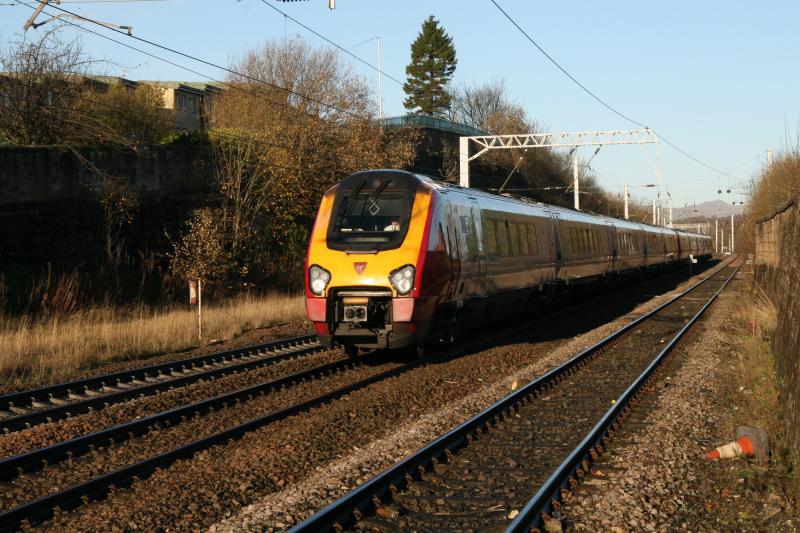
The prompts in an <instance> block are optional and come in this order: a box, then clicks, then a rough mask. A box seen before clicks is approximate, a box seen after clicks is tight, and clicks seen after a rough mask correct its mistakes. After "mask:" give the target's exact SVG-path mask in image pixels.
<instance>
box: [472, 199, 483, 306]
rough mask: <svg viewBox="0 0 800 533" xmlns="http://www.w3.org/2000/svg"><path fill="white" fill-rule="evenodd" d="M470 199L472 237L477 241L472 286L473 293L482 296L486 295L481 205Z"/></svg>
mask: <svg viewBox="0 0 800 533" xmlns="http://www.w3.org/2000/svg"><path fill="white" fill-rule="evenodd" d="M471 200H472V202H471V203H472V208H471V217H472V228H471V229H472V238H473V239H475V240H476V241H477V242H476V243H475V251H476V261H477V265H476V266H477V269H478V271H477V275H476V278H475V286H474V288H473V291H474V295H475V296H479V297H483V296H486V250H485V249H484V244H483V243H484V239H483V226H482V225H481V207H480V205H478V201H477V200H475V199H471Z"/></svg>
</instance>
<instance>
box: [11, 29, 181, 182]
mask: <svg viewBox="0 0 800 533" xmlns="http://www.w3.org/2000/svg"><path fill="white" fill-rule="evenodd" d="M61 28H62V27H60V26H55V27H53V28H50V29H48V30H47V31H45V32H44V33H43V34H41V35H40V36H39V37H38V39H37V40H34V41H29V40H26V38H23V39H22V40H20V41H16V42H12V43H10V44H8V46H7V47H6V48H4V49H2V50H0V110H2V112H1V113H0V138H3V139H4V140H5V141H6V142H8V143H11V144H15V145H20V146H37V145H39V146H41V145H59V146H65V147H67V148H70V149H72V151H73V153H74V154H75V155H76V156H77V157H78V158H79V159H80V160H81V161H82V163H83V164H84V165H86V166H87V167H89V168H90V169H92V170H93V171H96V172H97V173H98V174H103V173H102V172H101V171H100V170H99V169H96V168H95V167H94V166H93V165H92V163H91V162H90V161H88V160H86V159H85V158H84V157H83V156H82V155H81V154H80V153H79V152H78V151H77V150H76V148H79V147H81V146H86V145H111V146H114V147H118V148H125V149H136V148H137V147H138V145H139V144H141V143H142V142H153V141H156V140H158V139H157V137H158V136H159V135H162V132H163V131H164V128H165V120H168V118H169V117H161V118H159V113H161V110H160V107H161V100H160V95H159V94H157V93H156V92H155V90H154V89H152V88H147V89H143V90H141V91H136V92H135V93H131V94H122V93H120V92H119V89H118V88H114V87H112V89H111V90H110V91H109V93H108V94H102V93H103V92H104V87H105V83H104V82H102V81H100V80H99V79H97V78H96V77H95V76H93V73H94V72H95V71H96V70H97V69H98V68H99V67H100V66H101V65H102V64H103V62H102V61H98V60H95V59H92V58H91V57H89V56H88V55H87V54H85V53H84V52H83V49H82V47H81V43H80V41H79V40H77V39H75V40H72V41H67V40H64V39H62V38H61ZM123 90H124V89H123Z"/></svg>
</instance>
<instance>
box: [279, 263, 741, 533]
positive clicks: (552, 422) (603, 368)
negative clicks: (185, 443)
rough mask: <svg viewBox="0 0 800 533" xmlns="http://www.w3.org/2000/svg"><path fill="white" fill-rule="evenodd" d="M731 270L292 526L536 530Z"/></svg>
mask: <svg viewBox="0 0 800 533" xmlns="http://www.w3.org/2000/svg"><path fill="white" fill-rule="evenodd" d="M737 271H738V268H736V269H734V268H731V267H728V266H725V267H724V268H722V269H720V270H719V271H718V272H716V273H714V274H712V275H711V276H708V277H707V278H706V279H704V280H703V281H701V282H699V283H697V284H695V285H694V286H692V287H691V288H689V289H688V290H686V291H684V292H683V293H681V294H679V295H677V296H676V297H675V298H673V299H671V300H669V301H667V302H665V303H664V304H663V305H661V306H659V307H658V308H656V309H654V310H653V311H651V312H650V313H647V314H646V315H644V316H642V317H640V318H638V319H636V320H634V321H633V322H631V323H629V324H628V325H626V326H624V327H623V328H621V329H619V330H618V331H617V332H615V333H613V334H612V335H610V336H609V337H607V338H605V339H604V340H602V341H600V342H599V343H597V344H595V345H594V346H591V347H590V348H588V349H587V350H585V351H583V352H582V353H580V354H578V355H576V356H575V357H573V358H572V359H571V360H569V361H568V362H567V363H565V364H564V365H562V366H560V367H558V368H555V369H553V370H551V371H550V372H548V373H547V374H545V375H543V376H542V377H540V378H538V379H536V380H534V381H532V382H531V383H529V384H527V385H526V386H524V387H523V388H521V389H520V390H518V391H516V392H515V393H513V394H511V395H509V396H507V397H506V398H504V399H503V400H501V401H499V402H497V403H496V404H494V405H493V406H491V407H490V408H488V409H486V410H485V411H483V412H481V413H480V414H478V415H477V416H475V417H473V418H471V419H470V420H467V421H466V422H464V423H463V424H461V425H460V426H458V427H456V428H455V429H453V430H451V431H449V432H448V433H446V434H444V435H442V436H441V437H439V438H438V439H436V440H434V441H433V442H431V443H429V444H428V445H427V446H425V447H424V448H422V449H421V450H419V451H418V452H416V453H414V454H413V455H411V456H409V457H408V458H406V459H405V460H403V461H401V462H399V463H397V464H396V465H394V466H393V467H391V468H389V469H388V470H385V471H384V472H382V473H381V474H379V475H378V476H376V477H374V478H372V479H371V480H369V481H368V482H367V483H365V484H363V485H361V486H360V487H358V488H356V489H355V490H353V491H351V492H350V493H348V494H346V495H345V496H343V497H342V498H340V499H339V500H337V501H336V502H334V503H333V504H331V505H329V506H328V507H326V508H324V509H322V510H321V511H319V512H318V513H317V514H315V515H314V516H312V517H311V518H309V519H308V520H306V521H305V522H303V523H301V524H299V525H297V526H296V527H294V528H293V529H292V530H291V531H292V532H293V533H299V532H306V531H315V532H316V531H337V532H338V531H343V530H355V531H475V532H478V531H501V530H505V531H513V532H522V531H528V530H530V529H531V528H541V527H544V526H545V523H546V522H548V521H549V520H551V519H552V514H553V513H557V512H558V509H559V508H560V503H559V502H560V498H561V497H562V496H563V495H564V494H566V492H565V491H569V490H571V489H572V487H574V486H575V485H576V484H577V483H578V482H579V480H580V479H581V478H582V477H583V476H584V475H586V474H587V472H589V470H590V468H591V462H592V461H593V460H594V459H596V458H597V457H598V455H599V454H600V453H602V451H603V448H604V445H605V443H607V442H608V439H609V438H611V436H612V435H613V433H614V432H615V431H616V429H617V428H618V427H619V424H621V423H622V422H623V421H624V420H625V418H626V417H627V416H628V414H629V413H630V407H631V405H632V404H634V403H636V402H637V401H638V398H640V397H641V394H642V391H643V390H644V387H646V386H647V384H648V382H649V380H650V379H651V378H652V376H653V373H654V372H655V371H656V370H657V369H658V368H659V366H660V365H661V364H662V363H663V362H664V361H665V360H666V358H667V357H668V356H669V354H670V352H671V350H672V348H673V347H674V346H675V345H676V344H677V343H678V342H679V340H680V339H681V338H682V337H683V336H684V335H685V334H686V332H687V331H689V329H690V328H691V326H692V325H693V324H694V323H695V322H696V321H697V320H698V319H699V318H700V317H701V316H702V315H703V313H704V312H705V310H706V309H707V308H708V307H709V306H710V305H711V303H712V302H713V301H714V299H716V297H717V296H718V295H719V293H720V292H721V291H722V289H723V288H724V287H725V286H726V285H727V283H728V282H729V281H730V280H731V279H732V278H733V276H734V275H735V274H736V272H737Z"/></svg>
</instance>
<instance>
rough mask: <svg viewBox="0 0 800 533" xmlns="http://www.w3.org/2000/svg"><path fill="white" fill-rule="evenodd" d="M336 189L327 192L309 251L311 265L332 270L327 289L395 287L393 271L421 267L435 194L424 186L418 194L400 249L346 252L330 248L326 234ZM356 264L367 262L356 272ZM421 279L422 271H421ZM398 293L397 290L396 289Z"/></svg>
mask: <svg viewBox="0 0 800 533" xmlns="http://www.w3.org/2000/svg"><path fill="white" fill-rule="evenodd" d="M335 192H336V191H335V190H334V191H332V192H331V193H328V194H326V195H325V197H324V198H323V199H322V205H321V206H320V209H319V214H318V215H317V223H316V226H315V228H314V233H313V234H312V235H311V246H310V248H309V252H308V264H309V265H315V264H316V265H319V266H321V267H322V268H325V269H327V270H328V271H329V272H330V273H331V282H330V284H329V285H328V289H327V290H326V294H325V295H326V296H327V292H328V291H329V290H330V289H332V288H335V287H381V288H383V287H386V288H391V284H390V283H389V272H391V271H392V270H394V269H396V268H399V267H401V266H404V265H414V267H416V266H417V264H416V263H417V258H418V257H419V249H420V245H421V243H422V238H423V233H424V231H425V222H426V220H427V216H428V208H429V207H430V202H431V195H430V192H429V191H426V190H424V189H422V190H418V191H417V193H416V195H415V197H414V206H413V208H412V210H411V220H410V222H409V224H410V226H409V228H408V233H407V234H406V238H405V240H404V241H403V244H402V245H401V246H400V248H395V249H394V250H386V251H381V252H378V253H377V254H364V253H350V254H348V253H346V252H343V251H339V250H331V249H329V248H328V245H327V241H326V236H327V235H328V224H329V223H330V220H331V210H332V208H333V200H334V194H335ZM354 263H366V266H365V267H364V270H363V271H362V272H361V273H360V274H359V273H358V272H356V269H355V267H354V266H353V264H354ZM417 278H419V272H417ZM393 292H394V291H393Z"/></svg>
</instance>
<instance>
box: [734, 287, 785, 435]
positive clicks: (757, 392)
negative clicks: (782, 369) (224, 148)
mask: <svg viewBox="0 0 800 533" xmlns="http://www.w3.org/2000/svg"><path fill="white" fill-rule="evenodd" d="M735 322H736V323H737V324H738V327H736V328H735V333H734V335H735V340H736V343H735V344H736V346H737V352H736V357H737V361H738V363H739V364H738V367H737V372H736V382H737V383H736V385H737V388H738V391H739V393H740V394H739V396H738V397H737V399H736V403H737V405H738V406H739V409H738V410H736V411H735V414H734V415H733V418H734V420H733V422H734V423H735V425H747V426H756V427H760V428H761V429H763V430H764V431H766V432H767V434H768V435H769V437H770V439H771V440H772V441H773V443H774V444H775V443H776V441H777V442H779V441H781V440H782V439H783V435H784V432H785V427H784V426H783V420H782V418H783V417H782V416H781V409H780V405H779V403H778V378H777V375H776V372H775V357H774V355H773V353H772V347H771V345H770V339H771V336H772V333H773V331H774V330H775V326H776V324H777V312H776V310H775V306H773V305H772V304H771V303H770V301H769V299H767V298H766V296H764V295H763V294H762V293H761V292H760V291H759V290H758V289H756V291H755V292H754V294H753V296H752V297H751V298H747V299H745V300H744V301H743V302H741V305H739V306H738V307H737V310H736V316H735Z"/></svg>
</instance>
